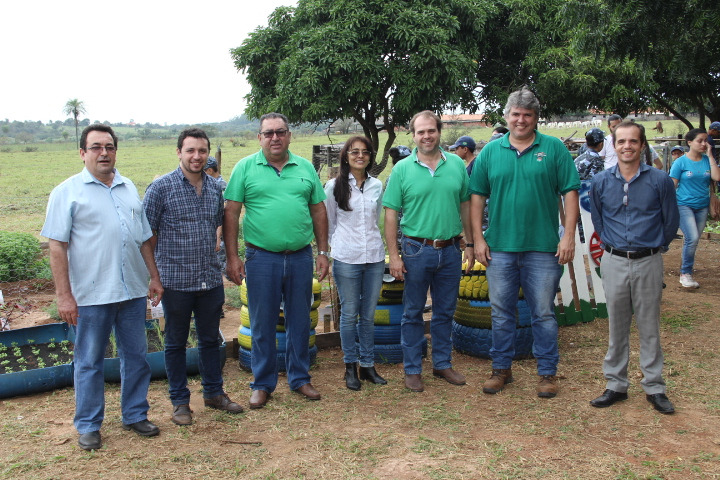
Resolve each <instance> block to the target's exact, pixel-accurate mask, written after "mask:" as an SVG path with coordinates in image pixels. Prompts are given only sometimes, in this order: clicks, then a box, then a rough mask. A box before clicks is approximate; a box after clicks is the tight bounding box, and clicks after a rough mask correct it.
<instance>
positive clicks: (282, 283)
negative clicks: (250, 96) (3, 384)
mask: <svg viewBox="0 0 720 480" xmlns="http://www.w3.org/2000/svg"><path fill="white" fill-rule="evenodd" d="M539 113H540V104H539V102H538V100H537V98H536V97H535V95H534V94H533V93H532V92H531V91H530V90H528V89H526V88H523V89H521V90H518V91H516V92H514V93H512V94H511V95H510V96H509V98H508V101H507V104H506V106H505V109H504V118H505V121H506V122H507V125H506V126H505V125H496V126H495V128H494V130H493V133H492V136H491V139H490V142H489V143H487V144H486V145H484V147H482V148H481V149H480V150H479V152H478V144H477V142H476V141H475V140H474V139H473V138H472V137H470V136H461V137H460V138H458V139H457V141H456V142H455V143H454V144H452V145H450V146H449V148H448V149H447V150H446V149H443V148H442V147H441V145H440V143H441V141H440V139H441V134H442V127H443V124H442V121H441V119H440V117H439V116H438V115H436V114H435V113H433V112H431V111H427V110H426V111H422V112H419V113H417V114H416V115H415V116H413V118H412V119H411V120H410V124H409V129H410V132H411V134H412V138H413V142H414V144H415V147H414V148H413V149H410V148H408V147H405V146H398V147H393V148H392V149H391V150H390V152H389V154H390V156H391V157H392V158H393V164H394V167H393V170H392V172H391V175H390V176H389V178H388V180H387V182H386V184H385V185H383V184H382V182H380V180H378V179H377V178H375V177H373V176H372V175H371V171H372V167H373V166H374V164H375V157H376V155H377V152H376V151H375V150H374V148H373V144H372V142H371V141H370V140H369V139H367V138H365V137H363V136H354V137H352V138H350V139H348V140H347V141H346V142H345V145H344V146H343V148H342V150H341V151H340V155H339V174H338V175H337V177H336V178H332V179H330V180H329V181H328V182H327V183H326V184H325V185H324V186H323V185H322V184H321V182H320V179H319V177H318V174H317V173H316V171H315V169H314V168H313V166H312V163H311V162H308V161H307V160H306V159H304V158H302V157H299V156H297V155H295V154H293V153H292V152H291V151H290V149H289V147H290V144H291V140H292V132H291V130H290V125H289V123H288V119H287V118H286V117H285V116H284V115H282V114H280V113H268V114H266V115H263V116H262V117H261V119H260V130H259V133H258V135H257V138H258V141H259V144H260V149H259V151H258V152H256V153H254V154H253V155H250V156H248V157H246V158H244V159H242V160H240V161H239V162H238V163H237V165H236V166H235V168H234V169H233V171H232V174H231V176H230V177H229V180H228V181H227V182H226V181H225V180H224V179H223V178H222V177H221V176H220V175H219V169H218V164H217V161H216V160H215V158H213V157H211V156H210V155H209V153H210V139H209V138H208V136H207V134H206V133H205V132H204V131H203V130H201V129H198V128H193V129H188V130H185V131H183V132H182V133H181V134H180V136H179V138H178V141H177V152H176V153H177V157H178V163H179V164H178V168H177V169H175V170H174V171H172V172H169V173H167V174H165V175H163V176H160V177H158V178H156V179H155V180H154V181H153V182H152V183H151V184H150V185H149V186H148V188H147V191H146V192H145V195H144V199H143V200H141V199H140V195H139V194H138V192H137V189H136V188H135V186H134V185H133V183H132V182H131V181H130V180H129V179H127V178H126V177H123V176H121V175H120V173H119V171H118V170H117V169H116V166H115V163H116V156H117V153H118V140H117V137H116V136H115V134H114V132H113V130H112V128H110V127H108V126H105V125H100V124H96V125H91V126H89V127H87V128H86V129H85V130H84V131H83V134H82V137H81V139H80V151H79V153H80V157H81V158H82V160H83V162H84V165H85V167H84V169H83V170H82V172H80V173H79V174H77V175H75V176H73V177H70V178H69V179H67V180H66V181H64V182H63V183H61V184H60V185H59V186H57V187H56V188H55V189H54V190H53V191H52V193H51V195H50V199H49V202H48V209H47V218H46V222H45V225H44V227H43V230H42V235H44V236H46V237H48V238H49V239H50V242H49V243H50V261H51V268H52V271H53V277H54V280H55V286H56V293H57V297H58V313H59V315H60V317H61V318H62V319H63V320H64V321H66V322H67V323H69V324H71V325H73V326H74V327H75V329H76V332H77V333H76V342H75V398H76V411H75V419H74V423H75V427H76V429H77V431H78V434H79V439H78V444H79V446H80V447H81V448H83V449H85V450H96V449H99V448H101V447H102V438H101V436H100V428H101V426H102V423H103V419H104V411H105V399H104V393H103V388H104V378H103V356H104V355H103V354H104V352H105V348H106V346H107V343H108V339H109V336H110V332H111V330H114V331H115V335H116V338H117V342H118V349H119V355H120V358H121V362H122V369H121V375H122V387H121V412H122V425H123V428H125V429H126V430H132V431H134V432H136V433H137V434H139V435H142V436H154V435H157V434H158V433H159V428H158V427H157V426H156V425H155V424H154V423H152V422H151V421H150V420H148V417H147V413H148V409H149V404H148V402H147V392H148V385H149V382H150V368H149V365H148V363H147V360H146V359H145V354H146V349H147V344H146V339H145V315H146V312H145V308H146V297H147V298H150V300H151V301H152V304H153V305H157V304H158V303H160V302H161V301H162V307H163V310H164V316H165V364H166V370H167V375H168V390H169V397H170V402H171V404H172V413H171V415H170V417H171V420H172V422H173V423H175V424H177V425H190V424H192V423H193V413H194V412H193V411H192V409H191V408H190V390H189V389H188V386H187V374H186V364H185V362H186V342H187V339H188V335H189V332H190V329H191V326H192V325H191V323H192V322H191V320H192V319H194V326H195V330H196V333H197V338H198V346H199V355H200V361H199V366H200V376H201V382H202V396H203V401H204V405H205V406H206V407H208V408H213V409H218V410H221V411H225V412H228V413H233V414H236V413H241V412H243V411H244V408H243V406H242V405H240V404H239V403H237V402H235V401H233V400H231V399H230V398H229V396H228V395H227V393H226V392H225V390H224V388H223V376H222V364H221V362H220V359H219V358H218V354H217V347H218V345H219V342H220V340H219V338H220V335H219V334H220V321H221V318H222V316H223V313H222V307H223V304H224V301H225V295H224V287H223V271H225V272H226V275H227V277H228V278H229V279H230V280H231V281H233V282H234V283H236V284H241V283H243V282H246V286H247V305H248V311H249V315H250V318H251V320H252V321H251V325H250V328H251V333H252V348H251V351H252V360H251V369H252V373H253V376H254V379H253V381H252V383H250V389H251V395H250V398H249V407H250V408H251V409H259V408H263V407H264V406H265V405H266V404H267V402H268V401H269V400H271V398H272V394H273V392H274V391H275V389H276V387H277V383H278V381H279V377H278V365H277V362H278V355H277V350H278V349H277V345H276V326H277V324H278V318H279V317H280V316H281V314H282V316H283V318H284V327H285V330H286V338H287V344H286V345H285V349H284V350H285V362H286V365H285V367H286V370H287V382H288V384H289V388H290V389H291V390H292V391H294V392H297V393H298V394H299V395H302V396H303V397H305V398H307V399H308V400H314V401H317V400H320V399H321V394H320V392H319V391H318V390H317V389H316V388H315V387H314V386H313V385H312V383H311V375H310V355H309V348H308V344H309V335H310V323H311V322H310V309H311V299H312V296H313V294H312V280H313V276H314V275H315V276H316V277H317V279H318V280H320V281H322V280H323V279H324V278H325V277H326V276H327V275H328V273H329V271H330V263H331V262H330V258H332V275H333V278H334V281H335V283H336V285H337V290H338V294H339V299H340V339H341V345H342V352H343V362H344V364H345V374H344V382H345V385H346V387H347V388H348V389H350V390H353V391H357V390H360V389H361V388H362V381H367V382H371V383H373V384H377V385H385V384H387V381H386V380H385V379H384V378H383V377H382V376H381V375H380V374H379V373H378V372H377V370H376V368H375V362H374V354H373V349H374V338H373V332H374V325H373V323H374V322H373V319H374V315H375V309H376V305H377V300H378V297H379V293H380V289H381V286H382V281H383V275H384V274H385V269H386V260H385V251H386V250H387V252H388V257H389V261H388V267H387V268H388V270H389V274H390V275H391V276H392V277H393V278H394V279H397V280H402V281H404V294H403V315H402V322H401V339H402V340H401V343H402V351H403V370H404V374H405V377H404V385H405V387H406V388H407V389H408V390H410V391H412V392H422V391H423V390H424V383H423V376H422V371H423V361H422V348H423V342H424V341H425V321H424V319H423V313H424V309H425V304H426V300H427V295H428V290H429V292H430V294H431V296H432V316H431V319H430V334H431V338H432V373H433V375H434V376H436V377H439V378H441V379H444V380H445V381H447V382H448V383H449V384H451V385H455V386H461V385H464V384H465V383H466V377H465V375H463V374H462V373H461V372H458V371H457V370H455V369H454V367H453V364H452V341H451V324H452V319H453V314H454V312H455V308H456V302H457V292H458V286H459V282H460V278H461V275H462V266H461V265H462V262H463V258H464V260H465V261H466V262H467V269H468V270H469V269H471V268H473V265H474V263H475V261H476V260H477V261H478V262H480V263H482V264H483V265H484V266H485V267H486V268H487V271H486V274H487V278H488V284H489V297H490V304H491V312H492V313H491V317H492V348H491V350H490V356H491V358H492V369H491V372H490V374H489V376H488V377H487V379H486V381H485V382H484V384H483V386H482V391H483V392H484V393H486V394H497V393H498V392H500V391H502V390H503V389H505V388H506V387H507V385H508V384H510V383H512V382H513V380H514V376H513V371H512V361H513V358H514V356H515V355H514V354H515V344H514V341H515V337H514V330H515V328H516V327H515V324H516V317H515V309H516V305H517V302H518V295H519V291H520V289H522V291H523V292H524V296H525V299H526V300H527V302H528V304H529V307H530V312H531V327H532V333H533V338H534V344H533V349H532V351H533V356H534V357H535V359H536V361H537V387H536V393H537V396H538V397H540V398H553V397H555V396H557V395H558V394H559V393H560V382H559V381H558V378H557V376H556V374H557V366H558V362H559V358H560V356H559V351H558V324H557V319H556V318H555V310H554V298H555V295H556V292H557V290H558V285H559V281H560V277H561V274H562V270H563V265H565V264H567V263H568V262H571V261H572V260H573V258H574V255H575V250H576V246H575V241H576V240H575V239H576V234H575V230H576V228H577V225H578V218H579V215H580V210H579V201H578V191H579V189H580V186H581V181H588V182H592V183H591V186H590V206H591V218H592V222H593V225H594V228H595V231H596V232H597V233H598V235H599V236H600V239H601V242H602V247H603V248H604V249H605V252H606V254H605V255H604V257H603V261H602V263H601V273H602V282H603V288H604V290H605V295H606V298H607V308H608V316H609V345H608V352H607V355H606V357H605V360H604V362H603V372H604V375H605V378H606V379H607V388H606V390H605V391H604V392H603V394H602V395H601V396H600V397H598V398H596V399H593V400H592V401H591V402H590V404H591V405H592V406H594V407H598V408H602V407H609V406H611V405H613V404H614V403H616V402H618V401H622V400H625V399H627V391H628V387H629V379H628V372H627V368H628V356H629V336H630V334H629V331H630V324H631V320H632V318H633V316H634V317H635V319H636V323H637V327H638V330H639V334H640V335H639V337H640V363H641V369H642V372H643V379H642V381H641V385H642V388H643V389H644V391H645V393H646V396H647V400H648V402H650V403H651V405H652V406H653V407H654V408H655V409H656V410H658V411H660V412H661V413H673V412H674V406H673V404H672V403H671V402H670V400H669V399H668V397H667V395H666V386H665V382H664V380H663V377H662V369H663V356H662V349H661V346H660V343H659V318H660V299H661V295H662V288H663V286H664V284H663V260H662V256H661V253H662V252H665V251H667V249H668V246H669V244H670V242H671V241H672V240H673V239H674V238H675V237H676V234H677V230H678V226H679V227H680V228H681V229H682V232H683V237H684V240H683V250H682V267H681V276H680V283H681V285H682V286H683V287H686V288H697V287H699V285H698V283H697V282H696V281H695V280H694V279H693V277H692V274H693V267H694V256H695V251H696V248H697V245H698V238H699V235H700V233H701V232H702V231H703V229H704V226H705V221H706V219H707V216H708V212H709V209H710V208H711V198H712V197H713V196H714V186H715V183H716V182H718V181H720V168H718V165H717V162H716V159H715V158H714V156H713V149H712V145H713V141H714V140H713V139H714V138H718V137H719V136H720V122H714V123H712V124H711V125H710V130H709V132H705V131H704V130H701V129H693V130H691V131H690V132H688V133H687V135H686V136H685V140H686V142H687V145H688V147H689V149H688V150H687V151H686V150H685V149H684V148H683V147H681V146H676V147H674V148H672V150H671V155H672V158H673V163H672V166H671V167H670V170H669V171H670V174H669V175H668V174H667V173H665V171H663V170H662V167H663V164H662V161H661V160H660V159H659V157H658V155H657V153H656V152H655V151H654V149H653V148H652V147H651V146H650V145H649V144H648V141H647V138H646V135H645V130H644V128H643V127H642V125H640V124H637V123H633V122H630V121H623V119H622V118H621V117H620V116H618V115H611V116H610V117H609V118H608V129H609V130H610V133H609V134H608V135H606V134H605V133H604V132H603V131H602V130H601V129H599V128H592V129H590V130H589V131H588V132H587V133H586V135H585V147H584V149H583V151H582V152H581V153H580V154H579V155H578V156H577V158H575V159H573V157H572V155H571V154H570V152H569V151H568V149H567V148H566V146H565V145H564V144H563V142H562V141H560V140H559V139H557V138H555V137H552V136H549V135H545V134H542V133H540V132H539V131H538V129H537V125H538V119H539ZM654 167H657V168H654ZM491 199H492V201H490V200H491ZM559 199H560V200H561V201H560V202H559V201H558V200H559ZM243 209H244V216H242V217H241V213H242V212H243ZM383 210H384V222H385V223H384V240H385V242H384V243H383V236H382V234H381V228H380V221H381V216H382V213H383ZM559 219H562V225H560V221H559ZM241 225H242V236H241V237H240V228H241ZM239 238H242V239H243V241H244V243H245V244H244V247H245V248H244V252H245V253H244V258H241V257H240V254H239V248H238V247H239ZM313 242H314V243H315V249H314V250H313V247H312V245H311V244H312V243H313ZM100 245H101V246H102V248H98V246H100ZM313 270H314V271H313ZM148 278H149V283H148ZM516 373H517V372H516Z"/></svg>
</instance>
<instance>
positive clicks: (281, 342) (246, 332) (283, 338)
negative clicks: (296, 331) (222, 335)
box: [238, 326, 315, 352]
mask: <svg viewBox="0 0 720 480" xmlns="http://www.w3.org/2000/svg"><path fill="white" fill-rule="evenodd" d="M238 343H239V344H240V346H241V347H242V348H244V349H246V350H251V349H252V331H251V330H250V329H249V328H248V327H245V326H241V327H240V330H238ZM286 343H287V334H286V333H285V332H276V333H275V345H276V347H277V350H278V352H285V346H286V345H285V344H286ZM314 346H315V330H314V329H313V330H310V340H309V341H308V347H310V348H312V347H314Z"/></svg>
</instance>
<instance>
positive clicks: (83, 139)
mask: <svg viewBox="0 0 720 480" xmlns="http://www.w3.org/2000/svg"><path fill="white" fill-rule="evenodd" d="M90 132H105V133H109V134H110V136H111V137H112V139H113V144H114V145H115V148H116V149H117V145H118V139H117V135H115V132H114V131H113V129H112V127H110V126H109V125H103V124H102V123H93V124H92V125H89V126H87V127H85V129H84V130H83V131H82V133H81V134H80V148H82V149H83V150H85V151H87V136H88V134H89V133H90Z"/></svg>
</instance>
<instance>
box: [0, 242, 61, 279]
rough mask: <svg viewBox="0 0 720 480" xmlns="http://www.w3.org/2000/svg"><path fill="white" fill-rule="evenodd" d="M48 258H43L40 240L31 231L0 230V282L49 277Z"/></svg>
mask: <svg viewBox="0 0 720 480" xmlns="http://www.w3.org/2000/svg"><path fill="white" fill-rule="evenodd" d="M49 274H50V269H49V263H48V261H47V259H43V258H41V252H40V241H39V240H38V239H37V238H35V237H34V236H32V235H31V234H29V233H16V232H3V231H0V282H17V281H19V280H28V279H31V278H38V277H42V278H49Z"/></svg>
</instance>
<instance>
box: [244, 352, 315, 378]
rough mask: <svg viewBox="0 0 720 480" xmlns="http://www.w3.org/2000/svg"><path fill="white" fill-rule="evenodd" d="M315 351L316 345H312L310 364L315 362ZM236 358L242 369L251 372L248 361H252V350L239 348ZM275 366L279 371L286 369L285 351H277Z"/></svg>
mask: <svg viewBox="0 0 720 480" xmlns="http://www.w3.org/2000/svg"><path fill="white" fill-rule="evenodd" d="M317 353H318V349H317V347H312V348H311V349H310V365H314V364H315V361H316V360H317ZM238 360H239V362H240V368H242V369H243V370H247V371H248V372H252V368H251V363H250V362H251V361H252V350H248V349H245V348H240V352H239V353H238ZM277 367H278V371H279V372H284V371H286V370H287V368H286V367H285V352H278V354H277Z"/></svg>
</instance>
